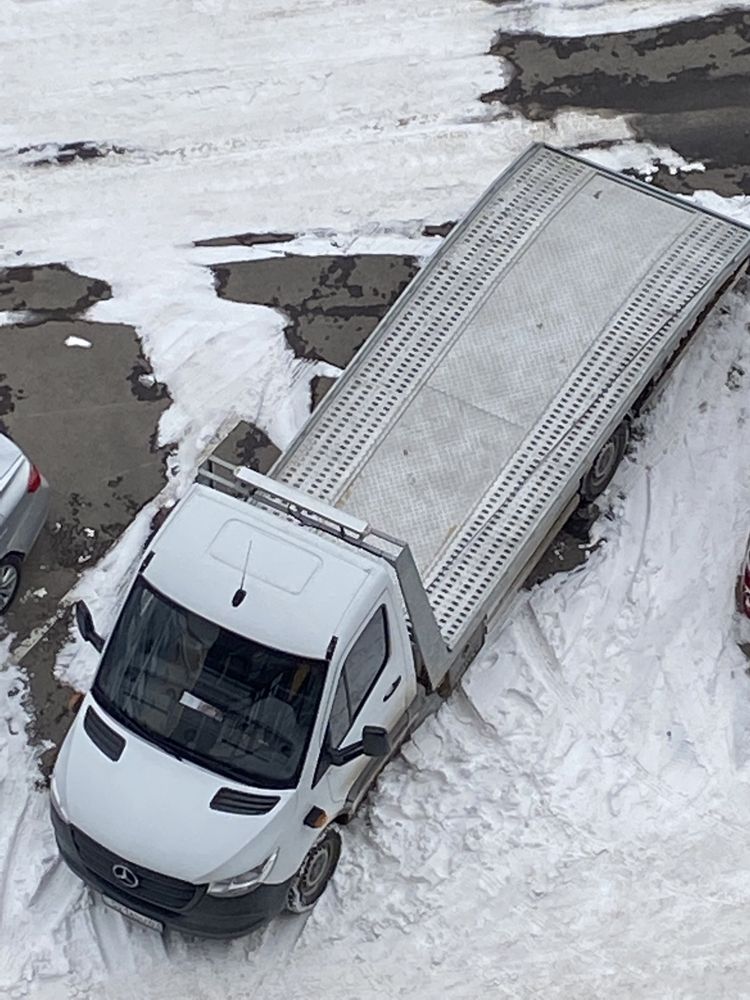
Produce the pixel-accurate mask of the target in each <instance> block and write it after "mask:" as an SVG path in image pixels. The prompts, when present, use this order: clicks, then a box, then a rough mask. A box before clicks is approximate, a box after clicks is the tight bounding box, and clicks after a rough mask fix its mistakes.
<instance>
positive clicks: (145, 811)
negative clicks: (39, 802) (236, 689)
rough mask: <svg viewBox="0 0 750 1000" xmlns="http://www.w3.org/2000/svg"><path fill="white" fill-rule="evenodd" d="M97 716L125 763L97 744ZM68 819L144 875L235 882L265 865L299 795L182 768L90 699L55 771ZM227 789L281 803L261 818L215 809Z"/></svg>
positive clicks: (187, 765) (180, 762) (185, 764)
mask: <svg viewBox="0 0 750 1000" xmlns="http://www.w3.org/2000/svg"><path fill="white" fill-rule="evenodd" d="M90 707H92V708H93V711H95V712H96V713H97V715H98V716H99V717H100V718H101V719H102V720H103V721H104V722H105V723H106V724H107V726H109V727H110V728H111V729H113V730H114V731H115V732H116V733H118V734H119V735H120V736H122V737H123V738H124V739H125V740H126V744H125V748H124V750H123V751H122V755H121V756H120V758H119V760H116V761H113V760H111V759H110V758H109V757H107V756H106V755H105V754H104V753H103V752H102V751H101V750H100V749H99V748H98V747H97V746H96V745H95V744H94V743H93V742H92V740H91V738H90V737H89V735H88V733H87V732H86V730H85V728H84V725H83V720H84V717H85V714H86V711H87V710H88V709H89V708H90ZM54 782H55V787H56V792H57V795H58V798H59V800H60V805H61V806H62V809H63V811H64V814H65V818H66V819H67V820H68V821H69V822H70V823H72V824H73V826H75V827H77V828H78V829H80V830H82V831H83V832H84V833H86V834H88V836H89V837H92V838H93V839H94V840H96V841H97V842H98V843H100V844H102V845H103V846H104V847H106V848H108V849H109V850H110V851H112V852H113V853H115V854H118V855H119V856H120V857H122V858H123V860H126V861H132V862H133V863H135V864H138V865H141V866H143V867H144V868H150V869H151V870H153V871H157V872H161V873H162V874H165V875H171V876H173V877H174V878H179V879H184V880H186V881H188V882H195V883H202V882H208V881H212V880H218V879H221V878H229V877H230V876H232V875H237V874H239V873H240V872H243V871H247V870H248V869H250V868H252V867H254V866H255V865H257V864H259V863H261V862H263V861H264V860H265V859H266V858H267V857H268V856H269V855H270V854H271V853H272V852H273V851H274V850H275V849H276V847H277V846H278V835H279V833H280V831H281V830H282V829H283V828H284V826H285V825H286V823H287V822H288V818H289V814H290V812H292V811H293V810H294V809H295V794H294V790H290V789H286V790H278V791H277V790H274V791H273V792H271V790H269V789H262V788H258V789H253V788H250V787H248V786H245V785H240V784H238V783H237V782H235V781H231V780H230V779H227V778H224V777H222V776H221V775H216V774H213V773H211V772H210V771H206V770H204V769H203V768H201V767H197V766H196V765H194V764H191V763H190V762H189V761H186V760H177V759H176V758H175V757H172V756H170V755H169V754H167V753H165V752H164V751H162V750H160V749H158V747H154V746H152V745H151V744H150V743H148V742H146V741H145V740H143V739H141V738H140V737H139V736H137V735H135V733H132V732H130V730H128V729H125V728H124V727H123V726H121V725H119V724H118V723H117V722H115V721H114V720H113V719H112V718H110V717H109V716H108V715H107V714H106V713H105V712H104V711H103V710H102V709H101V708H100V707H99V705H98V704H97V703H96V702H94V700H93V698H92V697H91V695H90V694H89V695H87V696H86V698H85V699H84V702H83V704H82V705H81V708H80V711H79V712H78V716H77V718H76V720H75V722H74V723H73V726H72V727H71V729H70V732H69V733H68V735H67V737H66V739H65V742H64V744H63V747H62V749H61V751H60V755H59V757H58V760H57V763H56V765H55V772H54ZM221 788H229V789H233V790H238V791H242V792H256V793H257V794H260V795H271V794H273V795H274V796H276V795H278V796H279V798H280V801H279V803H278V804H277V805H275V806H274V807H273V809H272V810H271V811H270V812H268V813H265V814H263V815H260V816H253V815H250V816H246V815H235V814H232V813H227V812H219V811H216V810H214V809H211V808H209V803H210V802H211V799H212V798H213V797H214V795H215V794H216V792H218V791H219V789H221Z"/></svg>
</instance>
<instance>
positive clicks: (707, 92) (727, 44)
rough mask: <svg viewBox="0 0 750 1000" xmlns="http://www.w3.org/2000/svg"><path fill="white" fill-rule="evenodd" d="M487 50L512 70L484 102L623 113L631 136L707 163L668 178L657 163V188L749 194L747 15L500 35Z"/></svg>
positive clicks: (532, 113)
mask: <svg viewBox="0 0 750 1000" xmlns="http://www.w3.org/2000/svg"><path fill="white" fill-rule="evenodd" d="M490 51H491V52H492V53H493V54H494V55H497V56H501V57H502V58H503V59H505V60H507V61H508V62H509V63H510V64H511V67H512V70H513V76H512V79H511V81H510V83H509V84H508V86H507V87H505V88H501V89H500V90H496V91H492V92H490V93H487V94H484V95H483V97H482V99H483V100H484V101H486V102H488V103H493V102H502V104H504V105H506V106H510V107H514V108H518V109H519V110H520V111H522V112H523V114H524V115H525V116H526V117H527V118H532V119H546V118H551V117H552V116H553V115H554V114H555V113H556V112H557V111H560V110H563V109H568V108H577V109H584V108H585V109H587V110H594V111H597V112H599V113H607V112H611V113H617V114H625V115H627V117H628V120H629V122H630V124H631V126H632V127H633V130H634V132H635V134H636V136H637V137H638V138H639V139H642V140H644V141H650V142H654V143H657V144H659V145H664V146H670V147H672V148H673V149H675V150H676V151H677V152H678V153H680V154H681V155H682V156H683V157H684V158H685V159H686V160H699V161H701V162H702V163H705V165H706V167H707V170H706V172H689V173H685V174H682V175H680V176H679V177H678V178H677V179H675V178H673V177H671V176H670V175H669V173H668V172H667V171H664V172H663V174H660V176H659V177H658V178H657V180H658V182H659V183H660V184H662V186H664V187H667V188H669V189H671V190H675V189H677V190H680V191H684V192H686V193H689V192H692V191H694V190H698V189H701V188H711V189H713V190H715V191H717V192H718V193H719V194H722V195H727V196H729V195H736V194H750V13H747V12H744V11H742V10H736V9H735V10H728V11H724V12H723V13H721V14H716V15H714V16H712V17H702V18H695V19H691V20H686V21H680V22H679V23H675V24H667V25H662V26H661V27H658V28H648V29H643V30H638V31H627V32H622V33H617V34H603V35H594V34H592V35H586V36H583V37H576V38H564V37H557V38H555V37H549V36H545V35H540V34H535V33H525V34H504V33H501V34H499V35H498V36H497V38H496V39H495V41H494V43H493V45H492V47H491V49H490Z"/></svg>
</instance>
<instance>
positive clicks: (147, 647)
mask: <svg viewBox="0 0 750 1000" xmlns="http://www.w3.org/2000/svg"><path fill="white" fill-rule="evenodd" d="M326 668H327V664H326V662H325V661H322V660H308V659H305V658H303V657H299V656H294V655H292V654H290V653H284V652H281V651H279V650H277V649H270V648H269V647H268V646H262V645H260V643H257V642H253V641H252V640H251V639H246V638H244V637H243V636H240V635H237V634H236V633H234V632H230V631H228V630H227V629H224V628H222V627H221V626H220V625H215V624H214V623H213V622H210V621H207V620H206V619H205V618H201V617H200V615H196V614H194V613H193V612H192V611H188V610H187V609H185V608H182V607H180V606H179V605H178V604H175V603H173V602H172V601H170V600H168V599H167V598H166V597H164V596H163V595H161V594H159V593H158V592H157V591H155V590H154V589H153V588H152V587H150V586H149V585H148V584H147V583H146V581H145V580H143V578H139V579H138V580H136V582H135V584H134V586H133V589H132V591H131V593H130V595H129V596H128V599H127V601H126V603H125V607H124V608H123V611H122V614H121V615H120V618H119V620H118V622H117V625H116V627H115V630H114V632H113V634H112V638H111V640H110V642H109V645H108V646H107V649H106V651H105V653H104V656H103V657H102V661H101V665H100V667H99V672H98V674H97V676H96V680H95V681H94V689H93V693H94V696H95V697H96V698H97V699H98V700H99V701H100V702H101V704H102V707H103V708H104V709H105V710H106V711H109V712H110V714H111V715H112V716H113V718H115V719H117V720H118V721H120V722H121V723H122V724H123V725H125V726H128V727H129V728H131V729H133V730H134V731H135V732H138V733H140V734H141V735H142V736H143V737H144V738H146V739H149V740H151V742H153V743H156V744H157V745H158V746H161V747H163V748H164V749H165V750H167V751H169V752H170V753H173V754H175V755H176V756H179V757H185V758H188V759H190V760H192V761H194V762H195V763H198V764H201V765H203V766H204V767H207V768H209V769H210V770H212V771H215V772H218V773H219V774H224V775H227V776H229V777H231V778H234V779H235V780H238V781H241V782H245V783H249V784H251V785H259V786H262V787H269V788H270V787H273V788H284V787H287V788H289V787H294V786H295V785H296V783H297V780H298V778H299V772H300V770H301V769H302V764H303V761H304V758H305V752H306V750H307V744H308V742H309V739H310V734H311V732H312V728H313V725H314V722H315V716H316V714H317V710H318V703H319V701H320V695H321V692H322V690H323V683H324V681H325V675H326Z"/></svg>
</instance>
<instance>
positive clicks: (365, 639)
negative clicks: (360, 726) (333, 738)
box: [344, 607, 388, 721]
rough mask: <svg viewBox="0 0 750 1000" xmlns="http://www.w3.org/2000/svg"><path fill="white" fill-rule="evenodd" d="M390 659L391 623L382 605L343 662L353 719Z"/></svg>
mask: <svg viewBox="0 0 750 1000" xmlns="http://www.w3.org/2000/svg"><path fill="white" fill-rule="evenodd" d="M387 659H388V626H387V622H386V617H385V608H384V607H380V608H378V610H377V611H376V612H375V614H374V615H373V617H372V618H371V619H370V621H369V623H368V624H367V625H366V626H365V628H364V630H363V631H362V633H361V634H360V636H359V638H358V639H357V641H356V642H355V643H354V645H353V646H352V648H351V650H350V652H349V655H348V656H347V658H346V662H345V663H344V675H345V677H346V687H347V691H348V693H349V711H350V714H351V718H352V721H353V720H354V719H355V718H356V716H357V713H358V712H359V710H360V708H361V707H362V703H363V702H364V700H365V699H366V698H367V695H368V694H369V693H370V690H371V688H372V686H373V684H374V683H375V680H376V678H377V676H378V674H379V673H380V671H381V669H382V668H383V667H384V666H385V661H386V660H387Z"/></svg>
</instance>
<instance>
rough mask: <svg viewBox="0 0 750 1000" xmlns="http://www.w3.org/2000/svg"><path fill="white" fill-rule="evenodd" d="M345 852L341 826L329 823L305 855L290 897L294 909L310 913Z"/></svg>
mask: <svg viewBox="0 0 750 1000" xmlns="http://www.w3.org/2000/svg"><path fill="white" fill-rule="evenodd" d="M340 855H341V837H340V835H339V832H338V830H334V829H333V828H332V827H330V826H329V827H328V829H327V830H326V831H325V833H324V834H323V836H322V837H320V838H319V839H318V840H316V841H315V843H314V844H313V846H312V847H311V848H310V850H309V851H308V852H307V854H306V855H305V860H304V861H303V862H302V864H301V865H300V867H299V871H298V872H297V874H296V875H295V876H294V879H293V880H292V884H291V885H290V886H289V891H288V893H287V897H286V908H287V910H289V912H290V913H306V912H307V911H308V910H311V909H312V908H313V906H315V904H316V903H317V902H318V900H319V899H320V897H321V896H322V895H323V893H324V892H325V890H326V886H327V885H328V883H329V882H330V880H331V876H332V875H333V873H334V872H335V871H336V865H337V864H338V863H339V856H340Z"/></svg>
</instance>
